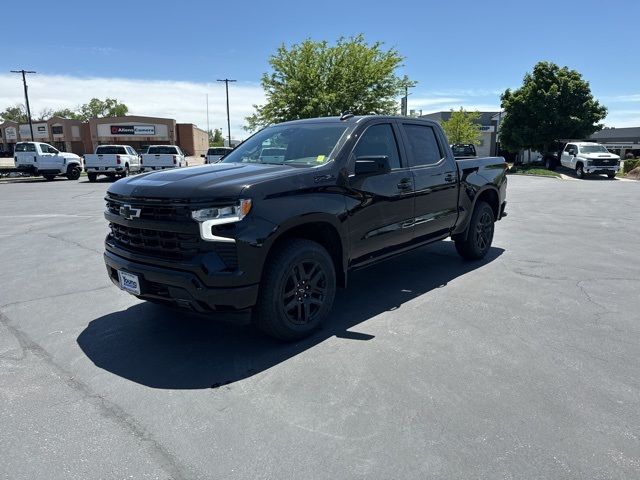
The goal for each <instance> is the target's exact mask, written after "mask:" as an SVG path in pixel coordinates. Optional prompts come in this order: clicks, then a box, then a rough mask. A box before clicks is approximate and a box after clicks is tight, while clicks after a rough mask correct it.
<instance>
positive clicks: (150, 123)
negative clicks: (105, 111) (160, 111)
mask: <svg viewBox="0 0 640 480" xmlns="http://www.w3.org/2000/svg"><path fill="white" fill-rule="evenodd" d="M33 137H34V138H31V128H30V127H29V124H28V123H24V124H18V123H16V122H12V121H6V122H4V123H1V124H0V144H1V145H0V147H1V148H0V150H2V151H3V152H9V153H11V154H13V151H14V148H15V144H16V143H17V142H24V141H28V140H34V141H36V142H44V143H49V144H51V145H53V146H54V147H56V148H57V149H58V150H60V151H63V152H73V153H76V154H78V155H84V154H85V153H92V152H93V151H94V150H95V148H96V147H97V146H98V145H104V144H114V143H115V144H124V145H130V146H132V147H133V148H135V149H136V150H138V151H141V150H144V149H146V148H147V147H148V146H149V145H178V146H179V147H180V148H181V149H182V150H183V151H184V152H185V153H186V154H187V155H194V156H198V157H199V156H200V155H202V154H205V153H206V152H207V148H208V147H209V138H208V135H207V132H205V131H204V130H202V129H200V128H198V127H196V126H195V125H193V124H191V123H176V121H175V120H173V119H170V118H159V117H140V116H133V115H130V116H124V117H105V118H91V119H89V121H88V122H82V121H80V120H71V119H68V118H62V117H52V118H50V119H49V120H47V121H42V122H33Z"/></svg>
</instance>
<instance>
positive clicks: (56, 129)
mask: <svg viewBox="0 0 640 480" xmlns="http://www.w3.org/2000/svg"><path fill="white" fill-rule="evenodd" d="M51 134H52V135H63V133H62V125H53V126H52V127H51Z"/></svg>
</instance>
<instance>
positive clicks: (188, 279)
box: [104, 250, 258, 313]
mask: <svg viewBox="0 0 640 480" xmlns="http://www.w3.org/2000/svg"><path fill="white" fill-rule="evenodd" d="M104 261H105V264H106V267H107V273H108V275H109V278H110V279H111V281H112V282H113V283H114V284H115V285H116V286H118V287H120V283H119V280H118V270H122V271H125V272H128V273H132V274H134V275H137V276H138V278H139V280H140V295H136V296H138V298H141V299H144V300H155V301H162V302H165V303H170V304H174V305H176V306H179V307H184V308H188V309H191V310H195V311H197V312H201V313H206V312H211V311H214V310H225V309H235V310H241V309H245V308H249V307H252V306H253V305H255V303H256V301H257V298H258V285H257V284H255V285H247V286H233V287H228V288H225V287H208V286H206V285H204V284H203V283H202V282H201V281H200V279H199V278H198V276H197V275H195V274H193V273H191V272H187V271H181V270H173V269H168V268H161V267H156V266H151V265H147V264H144V263H139V262H134V261H131V260H128V259H126V258H123V257H120V256H118V255H116V254H114V253H112V252H110V251H108V250H107V251H105V253H104Z"/></svg>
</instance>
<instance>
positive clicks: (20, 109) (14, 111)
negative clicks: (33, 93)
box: [0, 103, 29, 123]
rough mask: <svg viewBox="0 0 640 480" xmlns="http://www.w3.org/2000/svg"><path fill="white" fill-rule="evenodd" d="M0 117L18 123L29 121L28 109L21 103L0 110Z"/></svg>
mask: <svg viewBox="0 0 640 480" xmlns="http://www.w3.org/2000/svg"><path fill="white" fill-rule="evenodd" d="M0 118H2V120H3V121H7V120H9V121H13V122H18V123H26V122H28V121H29V119H28V118H27V109H26V108H25V106H24V105H22V104H20V103H18V104H16V105H14V106H12V107H7V108H5V109H4V111H2V112H0Z"/></svg>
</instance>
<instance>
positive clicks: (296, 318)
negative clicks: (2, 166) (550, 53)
mask: <svg viewBox="0 0 640 480" xmlns="http://www.w3.org/2000/svg"><path fill="white" fill-rule="evenodd" d="M274 152H275V153H274ZM505 173H506V164H505V162H504V159H502V158H499V157H495V158H478V159H472V160H459V161H456V160H454V157H453V154H452V151H451V148H450V147H449V145H448V143H447V139H446V138H445V136H444V133H443V131H442V129H441V128H440V126H439V125H438V124H436V123H434V122H431V121H427V120H418V119H410V118H405V117H387V116H362V117H356V116H353V115H344V116H342V117H330V118H317V119H307V120H297V121H293V122H287V123H282V124H279V125H275V126H271V127H268V128H265V129H264V130H262V131H260V132H258V133H256V134H255V135H253V136H252V137H250V138H249V139H248V140H246V141H245V142H244V143H242V144H241V145H240V146H238V147H237V148H236V149H235V150H233V151H232V152H231V153H229V154H228V155H227V156H226V157H225V158H224V160H223V161H222V162H220V163H217V164H213V165H205V166H201V167H191V168H181V169H175V170H169V171H164V172H156V173H150V174H145V175H137V176H135V177H129V178H125V179H122V180H119V181H118V182H116V183H114V184H113V185H111V186H110V187H109V190H108V193H107V196H106V202H107V205H106V211H105V217H106V219H107V220H108V221H109V227H110V233H109V234H108V236H107V238H106V241H105V246H106V251H105V253H104V259H105V262H106V265H107V271H108V274H109V277H110V278H111V280H112V281H113V282H114V283H115V284H116V285H117V286H118V287H120V288H122V289H124V290H126V291H128V292H129V293H131V294H133V295H135V296H137V297H138V298H141V299H144V300H149V301H153V302H158V303H165V304H169V305H173V306H178V307H184V308H188V309H191V310H195V311H197V312H201V313H207V312H213V311H224V310H230V309H233V310H238V309H246V308H252V307H253V315H252V319H253V321H254V322H255V324H256V326H257V327H258V328H260V329H261V330H262V331H263V332H265V333H267V334H269V335H271V336H274V337H277V338H280V339H284V340H295V339H298V338H302V337H304V336H306V335H308V334H310V333H311V332H312V331H314V330H315V329H316V328H317V327H318V326H319V325H320V324H321V322H322V321H323V320H325V319H326V317H327V316H328V314H329V312H330V310H331V307H332V304H333V300H334V295H335V292H336V288H337V287H339V286H340V287H345V286H346V285H347V276H348V272H349V271H350V270H353V269H357V268H361V267H365V266H367V265H370V264H372V263H374V262H378V261H380V260H383V259H385V258H388V257H390V256H392V255H396V254H398V253H401V252H405V251H408V250H411V249H414V248H416V247H419V246H421V245H425V244H427V243H431V242H435V241H437V240H442V239H444V238H447V237H452V239H453V240H454V241H455V247H456V249H457V251H458V252H459V253H460V255H461V256H462V257H464V258H465V259H471V260H473V259H480V258H482V257H483V256H484V255H485V254H486V253H487V251H488V249H489V248H490V246H491V241H492V238H493V232H494V222H495V221H496V220H499V219H500V218H502V217H503V216H504V215H505V207H506V201H505V197H506V187H507V178H506V176H505ZM428 274H429V273H428V270H425V275H428Z"/></svg>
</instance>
